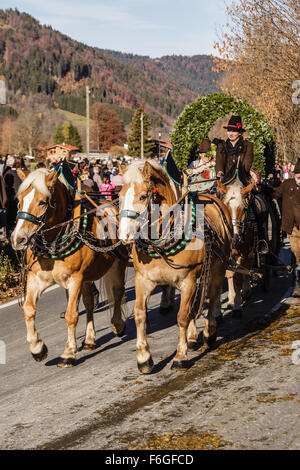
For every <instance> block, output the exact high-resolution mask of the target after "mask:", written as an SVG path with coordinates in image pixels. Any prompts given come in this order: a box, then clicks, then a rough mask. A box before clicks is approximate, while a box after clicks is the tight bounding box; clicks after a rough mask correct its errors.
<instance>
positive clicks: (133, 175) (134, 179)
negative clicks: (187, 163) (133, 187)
mask: <svg viewBox="0 0 300 470" xmlns="http://www.w3.org/2000/svg"><path fill="white" fill-rule="evenodd" d="M146 162H148V163H150V165H151V166H152V167H153V168H155V169H156V170H157V171H159V172H160V173H161V174H162V176H163V177H164V178H167V173H166V170H165V169H164V168H163V167H162V166H161V165H160V164H159V163H157V162H156V161H154V160H145V159H143V160H137V161H135V162H133V163H131V164H130V165H129V166H128V168H127V171H126V173H125V174H124V175H123V179H124V183H125V184H130V183H139V184H142V183H143V182H144V178H143V175H142V172H141V170H142V169H143V168H144V165H145V163H146Z"/></svg>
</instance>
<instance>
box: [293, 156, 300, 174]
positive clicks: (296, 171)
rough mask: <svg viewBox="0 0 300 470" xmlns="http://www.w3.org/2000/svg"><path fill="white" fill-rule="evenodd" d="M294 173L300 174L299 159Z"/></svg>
mask: <svg viewBox="0 0 300 470" xmlns="http://www.w3.org/2000/svg"><path fill="white" fill-rule="evenodd" d="M294 173H300V158H297V161H296V165H295V168H294Z"/></svg>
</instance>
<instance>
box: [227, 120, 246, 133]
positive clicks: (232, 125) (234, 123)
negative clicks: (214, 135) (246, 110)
mask: <svg viewBox="0 0 300 470" xmlns="http://www.w3.org/2000/svg"><path fill="white" fill-rule="evenodd" d="M224 129H227V130H228V131H232V132H246V130H245V129H243V122H242V118H241V116H231V118H230V119H229V122H228V126H224Z"/></svg>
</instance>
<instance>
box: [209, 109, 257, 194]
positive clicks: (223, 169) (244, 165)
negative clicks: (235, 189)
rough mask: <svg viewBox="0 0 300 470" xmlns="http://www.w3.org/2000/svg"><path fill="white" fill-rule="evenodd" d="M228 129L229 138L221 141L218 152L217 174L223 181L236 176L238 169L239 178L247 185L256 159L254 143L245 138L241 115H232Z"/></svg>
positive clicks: (225, 181) (226, 127) (226, 181)
mask: <svg viewBox="0 0 300 470" xmlns="http://www.w3.org/2000/svg"><path fill="white" fill-rule="evenodd" d="M224 129H227V136H228V139H227V140H226V141H225V142H224V141H220V143H219V145H218V147H217V154H216V175H217V178H218V179H222V183H225V184H226V183H228V182H229V181H230V180H231V179H233V178H234V176H235V172H236V169H238V172H239V179H240V181H241V182H242V183H243V184H244V186H247V185H248V184H249V183H250V179H251V177H250V169H251V166H252V163H253V159H254V153H253V144H252V143H251V142H249V141H248V140H245V139H244V138H243V133H244V132H246V131H245V129H243V123H242V119H241V117H240V116H231V118H230V120H229V122H228V125H227V126H224Z"/></svg>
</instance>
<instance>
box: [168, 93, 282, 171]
mask: <svg viewBox="0 0 300 470" xmlns="http://www.w3.org/2000/svg"><path fill="white" fill-rule="evenodd" d="M230 113H232V114H235V115H240V116H241V117H242V119H243V124H244V128H245V129H246V130H247V132H248V140H249V141H250V142H252V143H253V145H254V162H253V165H252V168H253V169H254V170H256V171H258V172H259V174H260V176H261V177H264V176H265V174H268V173H269V172H271V171H272V170H273V168H274V161H275V160H274V139H273V136H272V132H271V128H270V126H269V124H268V122H267V120H266V118H265V117H264V116H263V115H262V114H261V113H260V112H259V111H258V110H257V109H255V108H254V107H253V106H252V105H250V104H249V103H247V102H246V101H242V100H240V99H237V98H235V97H233V96H231V95H225V94H222V93H213V94H211V95H206V96H202V97H199V98H197V99H196V101H195V102H194V103H192V104H190V105H188V106H186V108H185V109H184V110H183V112H182V113H181V114H180V116H179V118H178V119H177V121H176V122H175V125H174V130H173V132H172V135H171V143H172V148H173V157H174V159H175V161H176V163H177V165H178V167H179V168H180V169H184V168H186V167H187V163H188V161H189V159H190V158H192V159H193V160H196V159H197V158H198V148H199V145H200V143H201V142H202V140H203V139H205V138H207V136H208V133H209V131H210V129H211V128H212V126H213V125H214V123H215V122H216V121H217V120H218V119H220V118H222V117H225V116H226V115H227V114H230Z"/></svg>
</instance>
